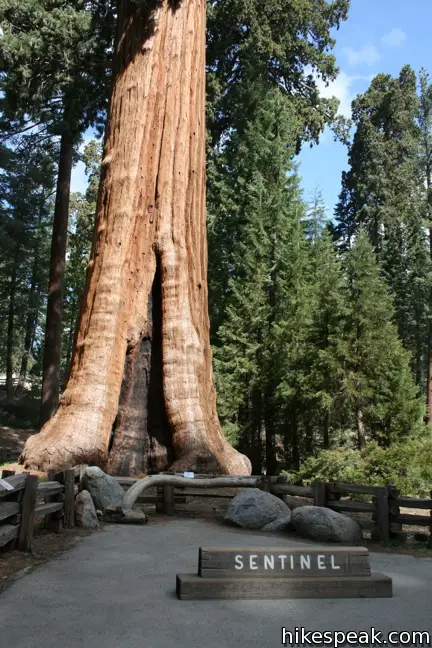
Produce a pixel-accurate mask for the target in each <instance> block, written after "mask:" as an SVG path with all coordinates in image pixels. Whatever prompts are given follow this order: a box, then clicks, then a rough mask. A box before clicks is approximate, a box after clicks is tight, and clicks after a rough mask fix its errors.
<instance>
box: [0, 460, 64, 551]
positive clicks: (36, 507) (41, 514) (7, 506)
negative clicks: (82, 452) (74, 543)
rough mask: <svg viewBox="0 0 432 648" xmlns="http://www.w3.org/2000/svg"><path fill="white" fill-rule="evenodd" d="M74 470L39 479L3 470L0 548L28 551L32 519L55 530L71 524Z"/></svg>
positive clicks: (0, 490) (32, 526)
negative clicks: (51, 477) (54, 478)
mask: <svg viewBox="0 0 432 648" xmlns="http://www.w3.org/2000/svg"><path fill="white" fill-rule="evenodd" d="M74 486H75V473H74V470H66V471H64V472H63V473H59V474H58V475H56V480H50V481H39V478H38V476H37V475H32V474H30V473H23V474H20V475H15V474H14V473H13V471H10V470H3V472H2V479H1V480H0V548H1V547H6V548H7V549H14V548H15V547H16V546H17V548H18V549H20V550H22V551H31V546H32V539H33V528H34V522H35V520H38V519H42V518H43V519H44V522H45V528H47V529H50V530H52V531H56V532H59V531H60V529H61V527H62V526H64V527H65V528H71V527H73V525H74V497H75V490H74Z"/></svg>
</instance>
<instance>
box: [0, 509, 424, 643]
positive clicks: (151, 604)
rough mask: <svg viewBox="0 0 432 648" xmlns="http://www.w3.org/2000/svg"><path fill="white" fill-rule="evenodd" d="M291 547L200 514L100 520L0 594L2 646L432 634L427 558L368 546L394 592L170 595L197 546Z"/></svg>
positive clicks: (190, 566)
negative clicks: (139, 523)
mask: <svg viewBox="0 0 432 648" xmlns="http://www.w3.org/2000/svg"><path fill="white" fill-rule="evenodd" d="M239 544H240V545H245V546H285V547H287V546H297V545H298V543H296V542H294V541H292V540H287V539H285V538H284V537H283V536H281V535H278V536H274V535H270V534H264V533H259V532H258V533H252V532H244V531H241V530H235V529H230V528H225V527H223V526H220V525H217V524H216V523H213V522H210V521H206V520H189V519H174V520H172V521H168V522H166V523H153V524H149V525H147V526H145V527H133V526H120V525H119V526H108V527H107V528H106V529H105V530H104V531H101V532H100V533H95V534H93V535H91V536H89V537H87V538H85V539H83V540H82V541H80V542H79V543H78V544H77V545H76V546H75V547H74V548H73V549H72V550H70V551H68V552H67V553H65V554H63V555H62V556H61V557H60V558H57V559H55V560H53V561H52V562H50V563H48V564H47V565H44V566H43V567H41V568H40V569H38V570H36V571H35V572H33V573H31V574H30V575H29V576H26V577H25V578H23V579H22V580H20V581H18V582H17V583H15V584H14V585H13V586H12V587H11V588H9V589H8V590H6V591H5V592H4V593H3V594H2V595H1V596H0V646H1V648H171V647H174V646H179V647H180V648H241V647H242V646H245V647H247V648H258V647H259V648H267V647H268V648H273V647H276V646H281V645H282V642H281V628H282V627H283V626H284V627H285V628H287V629H293V628H295V627H296V626H298V627H299V626H304V627H306V628H307V629H308V630H321V631H323V630H345V631H348V630H353V631H369V630H370V628H371V627H372V626H373V627H375V628H377V629H380V630H382V631H383V632H384V633H386V632H389V631H391V630H396V631H401V630H407V631H412V630H428V631H429V632H430V633H432V559H420V558H414V557H410V556H397V555H390V554H374V555H372V556H371V563H372V569H373V570H374V571H381V572H384V573H385V574H387V575H389V576H391V577H392V578H393V584H394V597H393V598H392V599H340V600H297V601H293V600H265V601H178V600H177V598H176V596H175V576H176V573H177V572H196V569H197V562H198V547H199V545H207V546H208V545H219V546H220V545H239Z"/></svg>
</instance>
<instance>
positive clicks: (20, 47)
mask: <svg viewBox="0 0 432 648" xmlns="http://www.w3.org/2000/svg"><path fill="white" fill-rule="evenodd" d="M112 8H113V7H111V3H110V2H109V3H108V7H107V3H106V2H105V1H104V2H102V1H99V0H97V1H96V2H92V3H83V2H82V1H81V0H68V2H60V1H59V0H54V2H52V0H37V1H36V2H35V0H23V1H22V0H19V1H17V0H12V1H11V0H7V1H6V0H5V1H3V2H0V26H1V29H2V38H1V39H0V70H1V71H2V73H3V74H2V78H1V86H0V87H1V91H2V95H3V99H2V109H3V122H4V123H3V128H6V131H7V134H8V133H13V132H16V131H18V132H19V131H20V130H25V129H28V128H32V127H34V126H36V127H38V128H39V129H40V132H41V135H42V136H44V137H46V136H47V134H48V135H51V136H52V137H56V138H57V137H58V138H59V140H60V145H59V158H58V176H57V190H56V200H55V208H54V219H53V233H52V245H51V262H50V280H49V287H48V302H47V321H46V334H45V352H44V368H43V383H42V402H41V414H40V421H41V424H43V423H44V422H45V421H47V420H48V419H49V418H50V417H51V416H52V414H53V412H54V411H55V409H56V407H57V405H58V398H59V388H60V357H61V331H62V307H63V293H64V269H65V256H66V241H67V229H68V217H69V200H70V181H71V172H72V165H73V158H74V150H75V147H76V146H77V144H78V143H79V139H80V136H81V134H82V133H83V132H84V131H85V130H86V129H87V128H88V127H89V126H99V127H100V126H102V124H103V119H104V117H105V111H106V109H107V101H108V88H109V83H110V64H109V55H108V50H109V49H110V47H111V45H112V39H113V26H114V21H113V14H112V11H110V9H111V10H112Z"/></svg>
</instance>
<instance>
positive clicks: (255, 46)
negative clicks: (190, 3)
mask: <svg viewBox="0 0 432 648" xmlns="http://www.w3.org/2000/svg"><path fill="white" fill-rule="evenodd" d="M348 8H349V0H332V2H327V0H224V2H220V1H218V0H209V1H208V2H207V13H208V18H207V24H208V32H207V70H208V96H209V125H210V129H211V133H212V142H213V144H216V143H217V142H220V141H221V138H222V137H223V136H224V135H225V136H226V135H227V134H228V133H229V131H230V129H232V128H234V129H235V130H242V129H243V128H244V127H245V125H246V124H247V123H248V122H251V121H252V120H253V119H254V116H255V114H256V110H257V109H259V107H260V101H261V97H262V95H261V93H260V92H259V91H258V92H257V90H258V85H259V84H261V85H266V86H267V87H269V88H278V89H280V90H281V91H283V92H284V94H285V95H286V96H287V97H288V98H289V100H290V105H291V110H292V114H296V115H298V116H299V118H300V122H301V131H300V132H299V133H298V142H300V141H301V140H309V139H313V140H315V141H317V140H318V136H319V134H320V132H321V131H322V130H323V128H324V126H325V125H326V124H334V123H335V122H336V121H337V120H336V117H335V115H336V111H337V101H336V100H333V99H323V98H321V97H320V96H319V93H318V90H317V84H316V77H315V76H314V75H313V74H312V71H313V72H315V73H316V74H317V75H319V76H320V77H321V78H322V79H323V80H324V81H329V80H332V79H334V78H335V76H336V73H337V68H336V65H335V59H334V56H333V55H331V54H330V53H329V52H330V51H331V49H332V48H333V47H334V44H335V41H334V39H333V38H332V36H331V34H330V32H331V30H332V28H337V27H338V26H339V25H340V23H341V22H342V21H343V20H345V19H346V18H347V13H348ZM257 83H258V85H257Z"/></svg>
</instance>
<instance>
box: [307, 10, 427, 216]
mask: <svg viewBox="0 0 432 648" xmlns="http://www.w3.org/2000/svg"><path fill="white" fill-rule="evenodd" d="M431 25H432V0H412V2H411V3H410V2H409V1H408V0H351V9H350V12H349V15H348V20H346V21H345V22H344V23H343V24H342V26H341V27H340V29H339V31H335V33H334V37H335V39H336V47H335V49H334V50H333V53H334V54H335V56H336V61H337V65H338V67H339V69H340V73H339V76H338V78H337V79H336V81H335V82H334V83H332V84H331V85H330V86H329V87H327V88H323V89H322V93H323V94H325V95H326V96H335V97H337V98H338V99H339V100H340V101H341V105H340V109H339V110H340V112H341V113H342V114H344V115H347V116H348V117H349V116H350V106H351V101H352V99H354V97H355V96H356V95H357V94H359V93H362V92H364V91H365V90H367V88H368V86H369V83H370V81H371V79H372V78H373V77H374V76H375V75H376V74H379V73H385V74H391V75H392V76H396V75H397V74H399V72H400V70H401V68H402V67H403V66H404V65H406V64H409V65H411V67H412V68H413V69H414V70H415V71H416V72H418V71H419V70H420V68H421V67H425V68H426V69H427V70H428V71H429V72H431V73H432V61H431V53H432V48H431ZM345 168H347V151H346V148H345V147H344V146H343V145H342V144H340V143H337V142H334V141H333V135H332V133H331V132H325V133H324V134H323V135H322V137H321V140H320V143H319V145H317V146H314V147H313V148H309V147H307V148H305V149H304V150H303V151H302V153H301V154H300V170H299V171H300V175H301V176H302V188H303V190H304V197H305V198H306V199H308V198H309V197H310V194H311V193H312V192H313V191H314V190H315V189H320V190H321V191H322V194H323V198H324V202H325V204H326V206H327V209H328V216H330V217H331V216H332V215H333V209H334V206H335V204H336V202H337V200H338V195H339V191H340V182H341V173H342V171H343V170H344V169H345Z"/></svg>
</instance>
